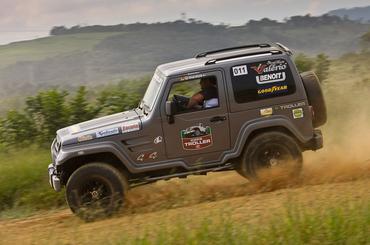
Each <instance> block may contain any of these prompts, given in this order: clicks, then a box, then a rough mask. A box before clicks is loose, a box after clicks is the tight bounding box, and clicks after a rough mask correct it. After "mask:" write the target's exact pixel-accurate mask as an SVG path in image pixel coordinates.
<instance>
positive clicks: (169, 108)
mask: <svg viewBox="0 0 370 245" xmlns="http://www.w3.org/2000/svg"><path fill="white" fill-rule="evenodd" d="M175 113H176V105H175V102H173V101H167V102H166V115H167V121H168V123H170V124H172V123H174V121H175V120H174V117H173V116H174V115H175Z"/></svg>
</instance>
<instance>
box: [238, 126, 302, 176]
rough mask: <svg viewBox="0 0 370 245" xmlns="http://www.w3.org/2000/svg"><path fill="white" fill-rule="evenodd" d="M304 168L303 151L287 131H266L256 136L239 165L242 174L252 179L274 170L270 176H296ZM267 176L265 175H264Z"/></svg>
mask: <svg viewBox="0 0 370 245" xmlns="http://www.w3.org/2000/svg"><path fill="white" fill-rule="evenodd" d="M301 169H302V152H301V149H300V147H299V145H298V144H297V143H296V141H295V140H294V139H293V138H292V137H290V136H289V135H287V134H285V133H280V132H266V133H262V134H260V135H257V136H256V137H254V138H253V139H252V140H251V141H250V142H249V144H248V145H247V146H246V148H245V149H244V152H243V154H242V157H241V159H240V162H239V166H238V167H237V171H238V173H239V174H241V175H242V176H244V177H246V178H248V179H249V180H251V181H256V180H261V177H262V176H263V174H264V173H268V171H270V172H272V173H271V175H270V176H269V177H268V178H270V177H271V178H274V177H281V176H276V175H275V176H274V173H273V171H274V170H278V171H276V173H275V174H277V173H280V174H283V175H284V176H286V177H293V178H296V177H298V176H299V174H300V172H301ZM263 177H265V176H263Z"/></svg>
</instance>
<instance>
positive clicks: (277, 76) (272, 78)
mask: <svg viewBox="0 0 370 245" xmlns="http://www.w3.org/2000/svg"><path fill="white" fill-rule="evenodd" d="M285 79H286V74H285V72H277V73H270V74H266V75H260V76H256V81H257V83H258V84H265V83H277V82H283V81H285Z"/></svg>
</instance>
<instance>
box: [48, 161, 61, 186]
mask: <svg viewBox="0 0 370 245" xmlns="http://www.w3.org/2000/svg"><path fill="white" fill-rule="evenodd" d="M48 172H49V184H50V186H51V187H52V188H53V189H54V190H55V191H57V192H59V191H60V190H61V189H62V187H61V183H60V178H59V177H58V175H57V173H56V169H55V167H54V165H53V164H49V166H48Z"/></svg>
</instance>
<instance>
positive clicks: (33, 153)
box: [0, 147, 65, 218]
mask: <svg viewBox="0 0 370 245" xmlns="http://www.w3.org/2000/svg"><path fill="white" fill-rule="evenodd" d="M0 159H1V160H0V173H1V175H0V218H1V217H4V216H9V215H10V216H19V215H25V214H27V213H30V212H34V211H36V210H39V209H48V208H50V207H57V206H60V205H62V204H63V205H64V203H65V202H64V197H63V195H58V194H56V193H55V192H54V191H52V190H51V188H50V187H49V186H48V179H47V166H48V164H49V162H50V153H49V151H48V150H44V149H39V148H37V147H26V148H24V149H17V150H11V151H10V152H2V153H0Z"/></svg>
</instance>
